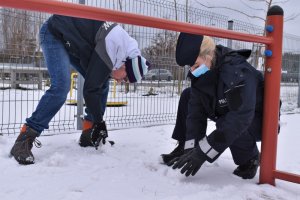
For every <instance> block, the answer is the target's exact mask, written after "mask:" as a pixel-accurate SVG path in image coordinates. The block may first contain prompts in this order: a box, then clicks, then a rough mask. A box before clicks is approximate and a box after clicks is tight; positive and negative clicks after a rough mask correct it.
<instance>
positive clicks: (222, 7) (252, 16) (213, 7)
mask: <svg viewBox="0 0 300 200" xmlns="http://www.w3.org/2000/svg"><path fill="white" fill-rule="evenodd" d="M253 1H255V0H253ZM256 1H260V0H256ZM195 2H196V3H198V4H199V5H201V6H203V7H205V8H211V9H216V8H221V9H226V10H231V11H234V12H237V13H240V14H242V15H245V16H247V17H249V18H254V19H260V20H263V21H265V19H264V18H262V17H259V16H255V15H248V14H247V13H244V12H242V11H240V10H237V9H234V8H229V7H226V6H206V5H204V4H203V3H200V2H199V1H198V0H195Z"/></svg>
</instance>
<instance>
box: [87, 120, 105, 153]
mask: <svg viewBox="0 0 300 200" xmlns="http://www.w3.org/2000/svg"><path fill="white" fill-rule="evenodd" d="M107 136H108V135H107V129H106V124H105V121H102V122H99V123H94V125H93V128H92V131H91V140H92V144H93V145H94V147H95V148H96V150H97V149H98V147H99V145H100V142H101V141H102V144H105V143H106V140H105V138H107Z"/></svg>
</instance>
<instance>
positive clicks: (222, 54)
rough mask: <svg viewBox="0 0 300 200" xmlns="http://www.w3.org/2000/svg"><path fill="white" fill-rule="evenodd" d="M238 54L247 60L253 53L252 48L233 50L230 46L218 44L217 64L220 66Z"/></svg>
mask: <svg viewBox="0 0 300 200" xmlns="http://www.w3.org/2000/svg"><path fill="white" fill-rule="evenodd" d="M237 55H239V56H241V58H242V59H245V60H247V59H248V58H249V57H250V55H251V50H250V49H241V50H233V49H230V48H228V47H224V46H222V45H217V46H216V60H215V66H216V67H219V66H220V65H221V64H224V62H225V63H227V62H230V60H231V59H232V57H236V56H237Z"/></svg>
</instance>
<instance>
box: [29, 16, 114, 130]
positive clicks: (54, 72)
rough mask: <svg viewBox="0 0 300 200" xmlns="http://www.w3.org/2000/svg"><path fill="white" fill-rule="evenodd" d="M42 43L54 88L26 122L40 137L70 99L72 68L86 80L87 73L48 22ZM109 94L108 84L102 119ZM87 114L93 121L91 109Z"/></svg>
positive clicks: (107, 83) (105, 90)
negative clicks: (50, 28) (54, 33)
mask: <svg viewBox="0 0 300 200" xmlns="http://www.w3.org/2000/svg"><path fill="white" fill-rule="evenodd" d="M40 43H41V47H42V50H43V54H44V58H45V62H46V65H47V68H48V72H49V75H50V80H51V86H50V88H49V89H48V90H47V91H46V92H45V94H44V95H43V96H42V98H41V99H40V101H39V103H38V105H37V107H36V110H35V111H34V112H33V113H32V115H31V117H29V118H27V119H26V124H27V125H28V126H29V127H31V128H33V129H34V130H36V131H37V132H39V134H40V133H41V132H42V131H43V130H44V129H48V128H49V122H50V121H51V119H52V118H53V117H54V116H55V114H56V113H57V112H58V111H59V110H60V108H61V107H62V106H63V104H64V103H65V101H66V99H67V95H68V93H69V91H70V84H71V74H70V73H71V72H70V71H71V68H70V66H72V67H74V68H75V69H76V70H77V71H78V72H79V73H80V74H81V75H82V76H83V77H85V70H84V69H83V68H82V67H81V66H80V64H79V60H77V59H76V58H75V57H72V56H70V55H69V54H68V52H67V51H66V49H65V47H64V45H63V43H62V42H61V41H60V40H59V39H57V38H55V36H53V34H51V32H50V31H49V30H48V23H47V22H45V23H44V24H43V26H42V27H41V30H40ZM108 91H109V80H107V81H106V82H105V84H104V85H103V87H102V98H101V103H102V104H101V105H102V108H101V111H102V114H103V115H104V112H105V108H106V101H107V96H108ZM86 113H87V115H86V116H85V119H87V120H90V121H93V118H92V116H91V114H89V111H88V109H86Z"/></svg>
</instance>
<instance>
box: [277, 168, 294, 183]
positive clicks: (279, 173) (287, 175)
mask: <svg viewBox="0 0 300 200" xmlns="http://www.w3.org/2000/svg"><path fill="white" fill-rule="evenodd" d="M274 177H275V178H276V179H281V180H285V181H289V182H292V183H298V184H300V176H299V175H297V174H292V173H288V172H283V171H279V170H275V171H274Z"/></svg>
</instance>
